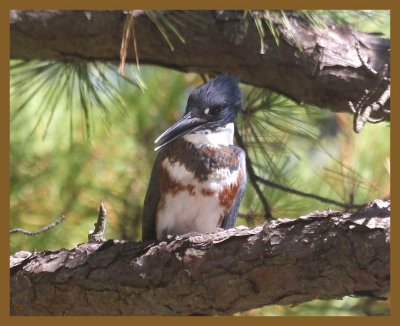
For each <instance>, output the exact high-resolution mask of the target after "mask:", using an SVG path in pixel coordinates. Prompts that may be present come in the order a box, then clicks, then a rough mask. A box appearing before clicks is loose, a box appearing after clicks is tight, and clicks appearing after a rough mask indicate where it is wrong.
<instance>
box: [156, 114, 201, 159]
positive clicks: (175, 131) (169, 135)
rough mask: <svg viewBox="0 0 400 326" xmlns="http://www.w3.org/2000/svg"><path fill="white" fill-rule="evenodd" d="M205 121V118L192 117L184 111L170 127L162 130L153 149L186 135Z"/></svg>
mask: <svg viewBox="0 0 400 326" xmlns="http://www.w3.org/2000/svg"><path fill="white" fill-rule="evenodd" d="M205 123H207V120H205V119H200V118H195V117H192V115H191V112H188V113H186V114H185V115H184V116H183V117H182V118H181V119H180V120H179V121H177V122H176V123H175V124H174V125H173V126H172V127H170V128H169V129H167V130H166V131H164V132H163V133H162V134H161V135H160V136H159V137H158V138H157V139H156V140H155V141H154V143H155V144H158V146H157V147H156V148H155V149H154V150H155V151H157V150H159V149H160V148H161V147H163V146H165V145H167V144H169V143H170V142H172V141H173V140H175V139H177V138H179V137H182V136H183V135H186V134H187V133H189V132H191V131H194V130H196V129H197V128H198V127H200V126H202V125H204V124H205Z"/></svg>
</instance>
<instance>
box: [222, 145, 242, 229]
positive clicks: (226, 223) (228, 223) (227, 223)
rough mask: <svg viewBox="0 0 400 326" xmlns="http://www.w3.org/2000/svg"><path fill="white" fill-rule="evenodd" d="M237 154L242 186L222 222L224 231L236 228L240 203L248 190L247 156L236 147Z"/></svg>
mask: <svg viewBox="0 0 400 326" xmlns="http://www.w3.org/2000/svg"><path fill="white" fill-rule="evenodd" d="M236 150H237V154H238V156H239V162H240V163H239V169H240V172H241V175H242V178H241V180H240V181H239V182H240V186H239V189H238V192H237V193H236V196H235V199H234V200H233V205H232V207H231V209H230V210H229V211H228V213H227V214H226V215H225V217H224V219H223V221H222V227H223V228H224V229H230V228H233V227H234V226H235V221H236V217H237V215H238V213H239V206H240V202H241V201H242V197H243V194H244V191H245V190H246V182H247V175H246V154H245V152H244V150H243V149H241V148H240V147H236Z"/></svg>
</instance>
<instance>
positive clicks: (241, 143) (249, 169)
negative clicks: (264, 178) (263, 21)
mask: <svg viewBox="0 0 400 326" xmlns="http://www.w3.org/2000/svg"><path fill="white" fill-rule="evenodd" d="M235 139H236V142H237V144H238V145H239V147H241V148H242V149H243V150H244V152H245V153H246V168H247V173H248V175H249V179H250V182H251V184H252V186H253V188H254V190H255V192H256V193H257V195H258V197H259V198H260V201H261V204H262V205H263V208H264V213H265V219H266V220H269V219H272V218H273V217H272V213H271V207H270V206H269V204H268V201H267V198H265V196H264V194H263V192H262V190H261V189H260V187H259V185H258V183H257V175H256V173H255V172H254V169H253V163H252V162H251V160H250V157H249V154H248V152H247V147H246V145H245V144H244V141H243V138H242V136H241V135H240V134H239V131H238V128H235Z"/></svg>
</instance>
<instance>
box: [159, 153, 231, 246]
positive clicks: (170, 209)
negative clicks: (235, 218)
mask: <svg viewBox="0 0 400 326" xmlns="http://www.w3.org/2000/svg"><path fill="white" fill-rule="evenodd" d="M162 165H163V167H164V168H166V170H167V171H168V173H169V176H170V178H171V179H172V180H173V181H175V182H179V184H180V185H182V187H186V186H189V189H190V191H189V190H187V189H185V190H182V191H179V192H177V193H167V194H164V195H163V198H162V200H161V201H160V203H162V204H161V206H160V209H159V211H158V216H157V227H156V232H157V239H163V238H165V236H166V235H168V234H170V235H178V234H185V233H188V232H193V231H194V232H214V231H215V230H216V229H217V228H218V227H220V225H221V222H222V219H223V218H224V215H225V214H226V211H225V209H224V207H222V206H221V205H220V200H219V194H220V192H221V190H222V189H223V188H224V187H226V186H227V185H230V184H233V183H235V182H236V178H237V176H238V172H237V171H234V172H230V170H229V169H218V170H216V171H215V172H213V173H212V174H211V175H210V176H209V177H208V179H207V181H204V182H199V181H198V180H197V179H195V177H194V174H193V173H192V172H190V171H188V170H187V169H186V168H185V166H183V165H182V164H180V163H179V162H175V163H172V164H171V162H170V161H169V160H168V159H165V160H164V161H163V162H162Z"/></svg>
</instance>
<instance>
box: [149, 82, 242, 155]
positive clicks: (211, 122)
mask: <svg viewBox="0 0 400 326" xmlns="http://www.w3.org/2000/svg"><path fill="white" fill-rule="evenodd" d="M242 106H243V99H242V91H241V89H240V88H239V81H238V79H237V78H234V77H230V76H227V75H221V76H218V77H216V78H214V79H211V80H209V81H207V82H206V83H204V84H203V85H200V86H199V87H197V88H195V89H194V90H193V91H192V92H191V94H190V96H189V99H188V102H187V105H186V111H185V114H184V116H183V117H182V118H181V119H180V120H179V121H177V122H176V123H175V124H174V125H173V126H171V127H170V128H169V129H168V130H166V131H165V132H164V133H163V134H161V135H160V136H159V137H158V138H157V139H156V140H155V143H156V144H157V145H158V147H156V149H155V150H158V149H160V148H162V147H163V146H165V145H167V144H168V143H170V142H172V141H174V140H175V139H178V138H180V137H182V136H184V135H187V134H192V133H203V132H204V133H212V132H213V131H216V130H218V129H220V128H223V127H224V126H226V125H227V124H229V123H233V122H234V121H235V118H236V115H237V114H238V113H239V111H240V110H241V109H242Z"/></svg>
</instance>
